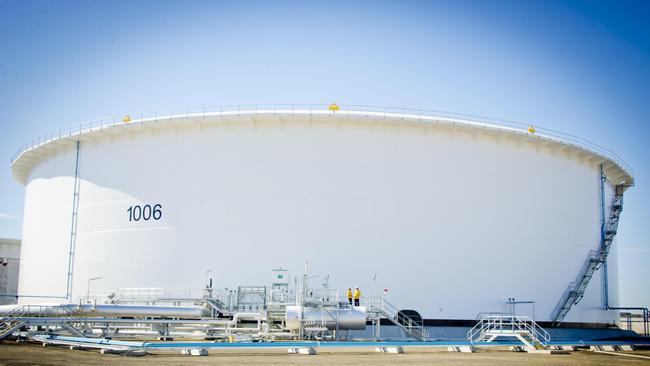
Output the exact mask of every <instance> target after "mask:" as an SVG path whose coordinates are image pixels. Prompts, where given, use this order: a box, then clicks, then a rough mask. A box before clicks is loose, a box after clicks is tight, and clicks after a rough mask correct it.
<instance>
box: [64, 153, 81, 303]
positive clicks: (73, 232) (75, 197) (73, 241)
mask: <svg viewBox="0 0 650 366" xmlns="http://www.w3.org/2000/svg"><path fill="white" fill-rule="evenodd" d="M78 209H79V141H77V151H76V158H75V165H74V189H73V194H72V220H71V224H70V248H69V250H68V278H67V283H66V290H65V297H66V299H67V300H72V273H73V271H74V254H75V247H76V245H77V218H78V215H77V213H78V212H77V211H78Z"/></svg>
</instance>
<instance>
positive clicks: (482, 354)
mask: <svg viewBox="0 0 650 366" xmlns="http://www.w3.org/2000/svg"><path fill="white" fill-rule="evenodd" d="M627 354H630V355H639V356H646V357H648V358H646V359H642V358H633V357H625V356H615V355H609V354H603V353H595V352H591V351H577V352H572V353H570V354H567V355H533V354H526V353H516V352H510V351H506V350H479V351H478V352H477V353H472V354H469V353H453V352H446V350H445V349H407V350H406V353H404V354H381V353H375V352H374V351H372V350H368V349H345V350H341V349H338V350H335V349H320V350H318V354H317V355H313V356H306V355H290V354H287V353H286V350H259V351H252V350H248V351H241V350H219V351H214V350H213V351H210V355H209V356H207V357H197V356H182V355H180V354H173V353H166V354H149V355H147V356H144V357H126V356H123V355H108V354H106V355H103V354H100V353H99V352H98V351H95V350H86V351H80V350H74V351H73V350H69V349H67V348H60V347H54V346H48V347H43V346H42V345H40V344H35V343H13V342H5V343H4V344H1V345H0V365H2V366H4V365H143V366H146V365H151V366H166V365H337V366H345V365H354V366H359V365H432V364H445V365H613V364H616V365H641V364H645V365H650V351H636V352H627Z"/></svg>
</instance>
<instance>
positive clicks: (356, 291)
mask: <svg viewBox="0 0 650 366" xmlns="http://www.w3.org/2000/svg"><path fill="white" fill-rule="evenodd" d="M359 300H361V290H359V286H357V288H355V289H354V306H359Z"/></svg>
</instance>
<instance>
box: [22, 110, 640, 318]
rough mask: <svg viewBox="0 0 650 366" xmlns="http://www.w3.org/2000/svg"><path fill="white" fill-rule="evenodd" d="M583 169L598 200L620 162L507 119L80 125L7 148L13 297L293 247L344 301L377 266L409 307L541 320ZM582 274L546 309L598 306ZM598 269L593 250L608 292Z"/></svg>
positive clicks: (228, 270) (236, 117) (578, 202)
mask: <svg viewBox="0 0 650 366" xmlns="http://www.w3.org/2000/svg"><path fill="white" fill-rule="evenodd" d="M601 166H602V168H603V172H604V174H605V177H606V179H607V182H606V183H605V185H604V195H605V200H604V202H605V203H606V204H605V206H606V207H605V210H606V211H607V212H609V203H610V202H611V200H612V194H613V193H612V192H613V186H614V185H619V184H623V185H625V186H629V185H631V184H632V183H633V177H632V174H631V172H630V169H629V168H627V167H626V166H625V165H624V163H622V162H621V161H620V160H619V159H618V158H616V157H615V155H613V154H611V153H609V152H607V151H605V150H602V149H598V148H596V147H594V146H592V145H586V143H583V142H576V141H573V140H569V139H568V138H562V137H558V136H551V135H549V134H548V133H545V132H542V131H538V130H534V129H532V128H531V129H530V130H527V128H526V127H523V128H517V127H504V126H497V125H493V124H488V123H481V122H474V121H467V120H460V119H453V118H443V117H437V116H431V115H423V114H404V113H390V112H378V111H367V110H355V109H352V108H341V110H338V111H337V110H329V109H327V107H325V108H324V109H318V110H313V109H309V110H308V109H274V108H268V109H250V110H245V109H243V108H239V109H238V110H229V111H224V110H220V111H216V112H203V111H202V112H199V113H189V114H179V115H171V116H166V117H159V116H156V117H151V118H145V119H143V120H129V119H126V122H122V121H121V120H118V121H114V122H113V121H110V122H109V123H104V124H95V125H92V126H82V127H81V128H80V129H75V130H66V131H63V132H62V133H61V134H60V135H57V134H53V135H48V136H46V137H45V138H44V139H42V141H41V140H40V139H39V140H37V141H35V143H34V144H33V145H29V146H24V147H22V148H21V150H20V151H19V153H18V154H17V156H16V157H15V159H14V161H13V164H12V169H13V173H14V175H15V177H16V178H17V179H18V180H19V181H20V182H22V183H24V184H25V187H26V191H25V192H26V193H25V210H24V215H25V216H24V224H23V230H24V231H23V248H22V256H21V257H22V264H21V268H20V293H21V294H22V295H30V296H53V297H56V296H60V297H65V296H66V295H68V293H70V294H71V300H70V301H72V302H75V301H77V299H78V298H79V297H82V296H83V295H84V294H85V293H86V291H87V288H86V287H87V281H88V280H89V279H91V278H94V277H101V280H99V281H97V282H96V283H93V287H97V288H102V289H114V290H116V289H118V288H128V287H169V288H184V287H198V286H200V285H201V284H202V281H203V279H204V277H205V273H206V271H208V270H211V269H214V278H215V286H217V287H232V286H237V285H238V284H258V283H260V282H263V281H264V280H265V279H266V277H267V274H268V271H269V270H270V269H271V268H274V267H276V266H278V265H281V266H283V267H286V268H290V269H292V270H294V273H299V272H300V269H301V268H302V265H303V263H304V261H306V260H308V261H309V262H310V265H311V271H312V272H313V273H324V274H325V273H326V274H330V275H331V276H332V277H331V280H330V286H332V287H337V288H339V289H346V288H348V287H350V286H356V285H359V286H360V287H361V288H362V290H363V294H364V295H367V294H368V293H369V291H370V289H371V287H372V285H373V284H372V278H373V275H374V274H377V279H376V282H375V285H376V288H377V292H379V290H380V289H381V290H383V289H384V288H386V289H388V290H389V291H388V295H387V297H386V300H388V301H390V302H391V303H393V304H394V305H395V306H397V307H398V308H401V309H415V310H417V311H418V312H420V314H421V315H422V317H423V318H425V319H451V320H454V319H456V320H458V319H460V320H463V319H465V320H466V319H475V318H476V316H477V314H478V313H479V312H490V311H494V312H497V311H507V310H508V305H507V304H506V303H505V301H506V299H508V298H515V299H518V300H531V301H534V302H535V313H536V314H535V317H536V319H538V320H551V314H552V312H553V310H554V308H555V307H556V305H557V304H558V301H560V298H561V296H562V294H563V293H564V291H565V289H566V287H567V285H568V284H569V283H570V282H572V281H574V280H575V279H576V276H577V274H578V272H579V271H580V269H581V267H582V266H583V263H584V261H585V258H586V257H587V255H588V253H589V251H590V250H594V249H597V248H598V247H599V245H600V225H601ZM73 213H75V215H76V217H77V220H76V222H75V221H74V220H73V219H72V218H73ZM71 244H72V247H73V248H74V250H73V251H72V252H73V255H70V248H71ZM613 248H614V249H612V252H611V255H610V257H611V256H612V255H614V256H615V246H614V247H613ZM69 273H71V274H72V276H71V281H68V274H69ZM601 273H602V270H599V271H598V272H597V273H596V275H595V276H594V278H593V279H592V280H591V282H590V283H589V286H588V288H587V291H586V293H585V294H584V297H583V298H582V300H581V302H580V303H579V304H577V305H575V306H574V307H573V308H572V309H571V311H570V312H569V313H568V315H567V317H566V319H565V320H566V321H569V322H587V323H608V322H612V321H613V320H614V319H615V318H616V314H615V313H614V312H612V311H605V310H603V309H602V296H601V295H602V294H601V291H602V289H601V281H602V278H601ZM616 282H617V269H616V261H615V260H610V264H609V297H610V304H611V305H615V304H616V301H617V300H616V296H617V286H616ZM68 287H70V288H68ZM21 301H22V302H29V301H34V300H30V299H29V298H24V299H21ZM362 305H363V304H362ZM519 311H520V312H521V313H528V314H530V312H531V309H529V308H527V307H525V306H521V307H519Z"/></svg>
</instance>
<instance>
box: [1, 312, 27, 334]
mask: <svg viewBox="0 0 650 366" xmlns="http://www.w3.org/2000/svg"><path fill="white" fill-rule="evenodd" d="M23 315H24V313H23V307H22V306H19V307H16V308H14V309H13V310H11V311H9V312H8V313H6V314H3V315H2V317H0V340H1V339H5V338H6V337H8V336H9V335H11V334H12V333H13V332H15V331H16V330H18V329H20V327H22V326H23V325H24V324H25V320H23Z"/></svg>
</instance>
